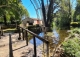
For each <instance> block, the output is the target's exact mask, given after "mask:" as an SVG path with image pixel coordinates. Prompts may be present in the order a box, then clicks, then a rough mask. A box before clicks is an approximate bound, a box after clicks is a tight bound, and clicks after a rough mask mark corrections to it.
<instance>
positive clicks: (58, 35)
mask: <svg viewBox="0 0 80 57" xmlns="http://www.w3.org/2000/svg"><path fill="white" fill-rule="evenodd" d="M53 35H54V36H55V39H54V38H53V39H52V40H53V43H55V44H58V43H61V42H62V41H63V40H64V39H65V37H67V35H68V33H67V30H59V31H57V30H55V29H54V30H53ZM39 36H41V37H44V33H43V32H41V33H39ZM35 38H36V37H35ZM30 43H32V44H33V39H31V40H30ZM42 43H43V42H42V41H41V40H39V39H38V38H36V45H37V46H39V45H41V44H42Z"/></svg>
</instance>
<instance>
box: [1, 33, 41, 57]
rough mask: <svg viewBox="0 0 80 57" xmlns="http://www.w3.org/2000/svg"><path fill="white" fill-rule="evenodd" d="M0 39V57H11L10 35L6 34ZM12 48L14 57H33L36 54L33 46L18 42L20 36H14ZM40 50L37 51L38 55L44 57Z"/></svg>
mask: <svg viewBox="0 0 80 57" xmlns="http://www.w3.org/2000/svg"><path fill="white" fill-rule="evenodd" d="M4 35H5V36H2V38H1V39H0V57H9V33H5V34H4ZM11 37H12V42H14V43H13V44H12V48H13V55H14V57H32V55H33V54H34V50H33V47H34V46H33V44H31V43H29V45H28V46H26V41H23V40H21V41H18V40H17V38H18V34H16V33H14V34H12V36H11ZM40 52H41V51H40V49H37V55H38V56H40V57H42V54H40Z"/></svg>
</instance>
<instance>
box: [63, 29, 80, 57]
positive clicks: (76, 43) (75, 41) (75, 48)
mask: <svg viewBox="0 0 80 57" xmlns="http://www.w3.org/2000/svg"><path fill="white" fill-rule="evenodd" d="M79 34H80V29H78V28H76V29H73V30H72V31H71V34H70V37H69V39H68V40H66V41H65V42H63V44H62V45H63V46H62V47H63V49H64V53H63V54H62V55H63V56H64V57H80V35H79Z"/></svg>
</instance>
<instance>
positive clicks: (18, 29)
mask: <svg viewBox="0 0 80 57" xmlns="http://www.w3.org/2000/svg"><path fill="white" fill-rule="evenodd" d="M18 30H19V38H18V40H21V32H20V28H19V27H18Z"/></svg>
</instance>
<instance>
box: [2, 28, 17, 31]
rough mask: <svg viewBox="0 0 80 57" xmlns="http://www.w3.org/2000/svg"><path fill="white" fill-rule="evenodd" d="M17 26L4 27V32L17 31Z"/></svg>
mask: <svg viewBox="0 0 80 57" xmlns="http://www.w3.org/2000/svg"><path fill="white" fill-rule="evenodd" d="M15 30H16V28H7V29H3V32H15Z"/></svg>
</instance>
